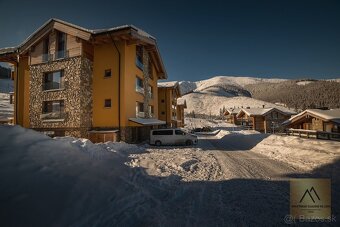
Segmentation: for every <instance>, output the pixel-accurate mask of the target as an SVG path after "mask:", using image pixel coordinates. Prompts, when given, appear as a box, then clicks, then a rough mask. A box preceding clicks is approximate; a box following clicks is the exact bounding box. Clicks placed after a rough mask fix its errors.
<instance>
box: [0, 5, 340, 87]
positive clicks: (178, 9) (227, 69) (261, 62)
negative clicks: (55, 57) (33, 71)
mask: <svg viewBox="0 0 340 227" xmlns="http://www.w3.org/2000/svg"><path fill="white" fill-rule="evenodd" d="M70 5H71V6H72V7H69V6H70ZM0 9H1V11H2V13H1V14H0V29H1V30H0V31H1V36H0V47H6V46H15V45H18V44H19V43H21V42H22V41H23V40H24V39H25V38H27V36H29V35H30V34H31V33H32V32H33V31H34V30H35V29H37V28H38V27H39V26H41V25H42V24H43V23H44V22H45V21H47V20H48V19H49V18H51V17H55V18H60V19H63V20H66V21H68V22H71V23H74V24H77V25H80V26H83V27H86V28H106V27H113V26H118V25H122V24H134V25H136V26H137V27H140V28H142V29H144V30H145V31H147V32H149V33H150V34H152V35H153V36H155V37H156V38H157V40H158V45H159V48H160V50H161V54H162V57H163V60H164V63H165V66H166V69H167V72H168V76H169V79H170V80H201V79H206V78H209V77H211V76H215V75H234V76H254V77H279V78H307V77H308V78H316V79H322V78H339V77H340V1H332V0H327V1H325V0H324V1H302V0H294V1H290V0H285V1H279V0H272V1H213V0H210V1H176V0H173V1H167V2H165V1H160V0H158V1H119V2H118V1H99V0H97V1H88V2H87V1H79V0H76V1H72V4H69V1H65V0H58V1H55V0H54V1H48V0H44V1H41V0H37V1H35V0H31V1H18V0H11V1H4V0H0ZM4 9H8V10H4Z"/></svg>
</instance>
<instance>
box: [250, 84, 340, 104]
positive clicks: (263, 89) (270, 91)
mask: <svg viewBox="0 0 340 227" xmlns="http://www.w3.org/2000/svg"><path fill="white" fill-rule="evenodd" d="M245 88H246V90H248V91H249V92H250V93H251V94H252V97H253V98H256V99H260V100H264V101H267V102H272V103H277V102H279V103H284V104H285V105H287V106H288V107H291V108H294V109H301V110H304V109H306V108H318V107H328V108H340V83H338V82H335V81H317V80H303V81H301V80H298V81H296V80H291V81H284V82H281V83H259V84H256V85H255V84H250V85H247V86H245Z"/></svg>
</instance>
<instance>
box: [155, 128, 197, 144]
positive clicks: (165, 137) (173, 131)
mask: <svg viewBox="0 0 340 227" xmlns="http://www.w3.org/2000/svg"><path fill="white" fill-rule="evenodd" d="M197 143H198V138H197V136H196V135H193V134H189V133H187V132H185V131H183V130H182V129H179V128H168V129H154V130H151V131H150V144H151V145H156V146H160V145H179V144H185V145H193V144H197Z"/></svg>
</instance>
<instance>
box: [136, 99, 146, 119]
mask: <svg viewBox="0 0 340 227" xmlns="http://www.w3.org/2000/svg"><path fill="white" fill-rule="evenodd" d="M136 117H144V103H142V102H136Z"/></svg>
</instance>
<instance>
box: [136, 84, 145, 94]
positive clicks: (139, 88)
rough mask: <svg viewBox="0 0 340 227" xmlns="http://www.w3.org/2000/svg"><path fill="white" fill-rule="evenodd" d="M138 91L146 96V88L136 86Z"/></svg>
mask: <svg viewBox="0 0 340 227" xmlns="http://www.w3.org/2000/svg"><path fill="white" fill-rule="evenodd" d="M136 91H137V92H139V93H141V94H144V88H143V87H141V86H138V85H136Z"/></svg>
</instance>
